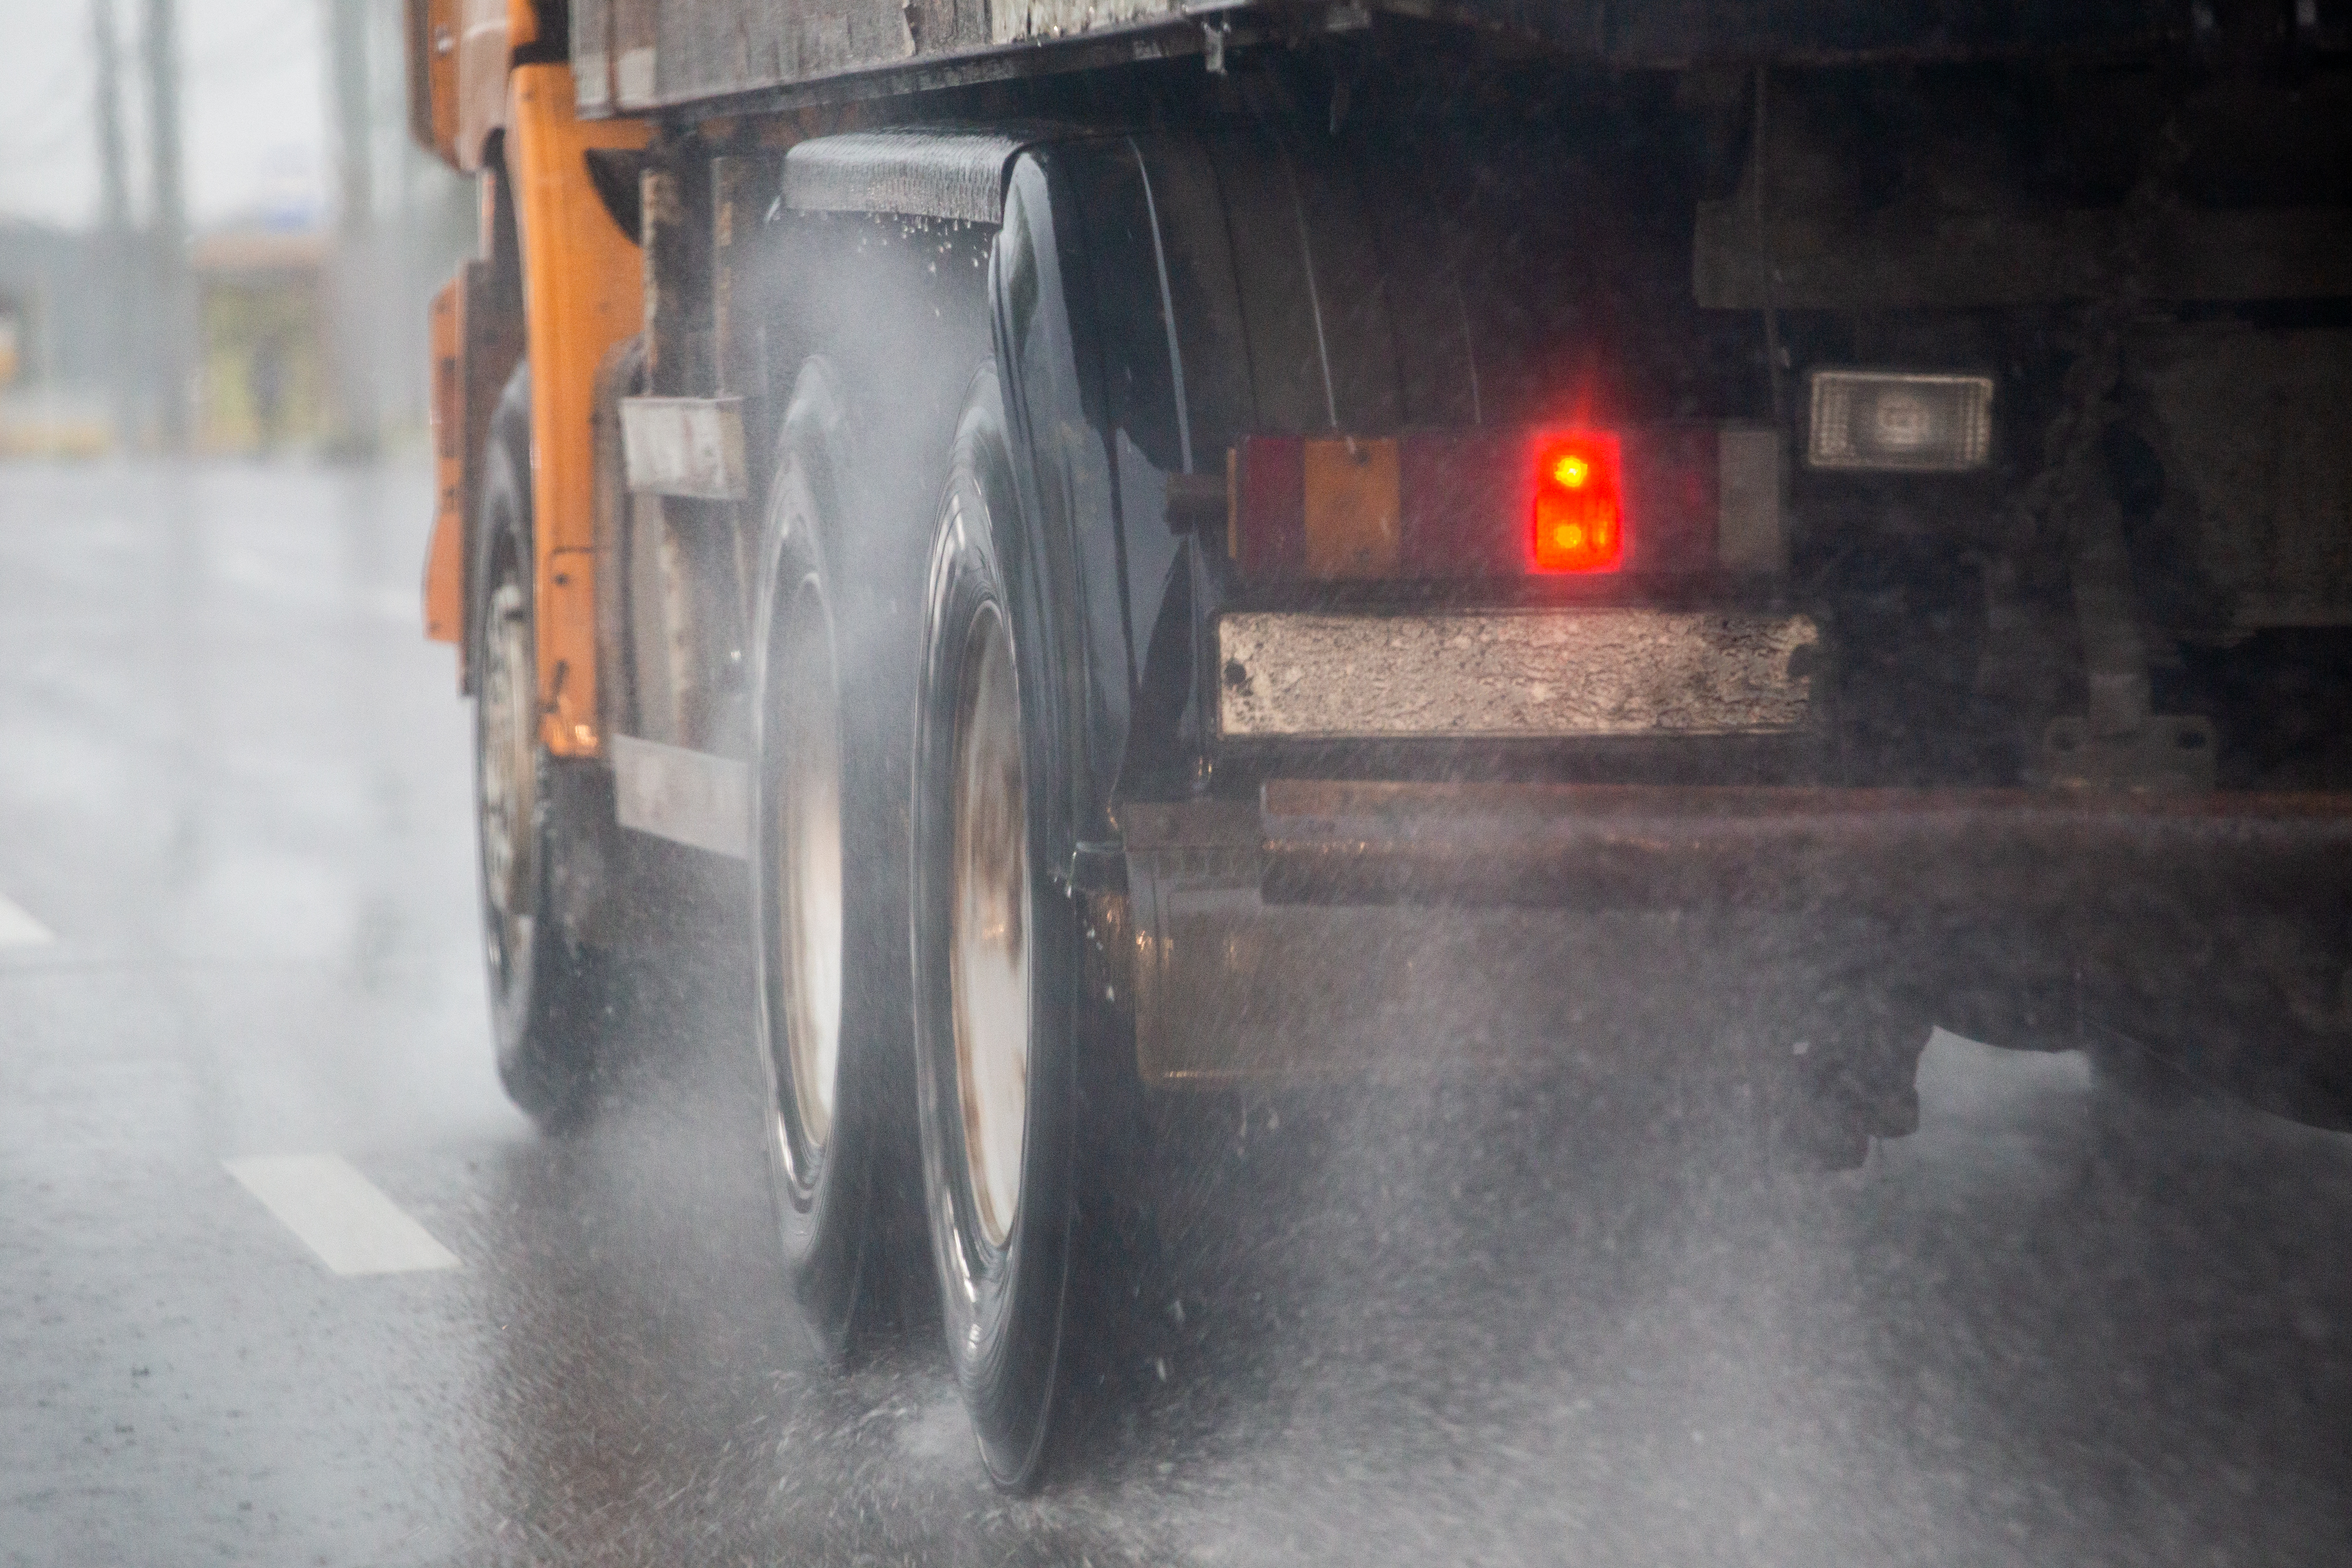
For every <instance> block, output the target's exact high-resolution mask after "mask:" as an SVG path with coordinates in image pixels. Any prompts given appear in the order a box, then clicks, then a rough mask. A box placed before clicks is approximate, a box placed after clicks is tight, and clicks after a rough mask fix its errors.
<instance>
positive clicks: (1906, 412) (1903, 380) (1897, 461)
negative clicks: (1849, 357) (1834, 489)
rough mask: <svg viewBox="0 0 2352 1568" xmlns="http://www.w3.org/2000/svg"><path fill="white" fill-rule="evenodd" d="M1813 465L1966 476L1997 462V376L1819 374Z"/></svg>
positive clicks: (1808, 454)
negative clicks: (1994, 409)
mask: <svg viewBox="0 0 2352 1568" xmlns="http://www.w3.org/2000/svg"><path fill="white" fill-rule="evenodd" d="M1811 387H1812V396H1811V399H1810V402H1811V408H1812V428H1811V434H1810V436H1809V437H1807V440H1806V443H1805V462H1806V464H1807V466H1808V467H1811V468H1876V469H1890V470H1895V471H1898V472H1907V473H1961V472H1964V471H1966V470H1968V469H1969V468H1983V467H1984V466H1985V463H1986V462H1987V460H1988V459H1990V457H1991V456H1992V377H1990V376H1989V375H1935V374H1910V373H1907V372H1903V371H1885V370H1817V371H1815V372H1813V374H1812V377H1811Z"/></svg>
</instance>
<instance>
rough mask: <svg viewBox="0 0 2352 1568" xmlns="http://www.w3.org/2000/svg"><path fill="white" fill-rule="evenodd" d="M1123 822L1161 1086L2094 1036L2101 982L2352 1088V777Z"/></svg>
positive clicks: (2160, 1011)
mask: <svg viewBox="0 0 2352 1568" xmlns="http://www.w3.org/2000/svg"><path fill="white" fill-rule="evenodd" d="M1120 826H1121V828H1122V830H1123V831H1124V834H1125V837H1126V846H1127V853H1128V877H1129V891H1130V910H1131V919H1132V921H1133V927H1134V941H1135V943H1136V961H1137V962H1136V965H1135V980H1136V1016H1137V1026H1138V1047H1139V1058H1140V1061H1141V1064H1142V1067H1143V1070H1144V1073H1145V1076H1146V1078H1147V1079H1149V1080H1150V1081H1151V1082H1153V1083H1155V1084H1158V1085H1160V1086H1172V1085H1176V1084H1187V1083H1190V1084H1200V1083H1215V1082H1230V1081H1248V1080H1255V1079H1296V1078H1324V1077H1334V1076H1339V1077H1355V1076H1360V1075H1362V1074H1365V1073H1368V1072H1369V1073H1372V1074H1375V1075H1378V1074H1381V1073H1385V1072H1389V1071H1393V1070H1397V1069H1400V1068H1403V1069H1415V1070H1417V1069H1421V1068H1429V1067H1433V1066H1435V1067H1441V1068H1442V1067H1444V1066H1447V1065H1449V1064H1455V1065H1472V1066H1483V1065H1489V1064H1494V1065H1499V1064H1506V1063H1508V1062H1510V1061H1512V1060H1514V1059H1519V1058H1536V1059H1558V1058H1563V1057H1565V1058H1571V1059H1575V1060H1584V1059H1591V1060H1594V1061H1596V1062H1598V1061H1603V1060H1607V1061H1613V1062H1616V1063H1618V1064H1621V1065H1622V1063H1623V1062H1624V1061H1625V1060H1626V1059H1627V1058H1629V1056H1631V1057H1633V1058H1638V1060H1639V1062H1641V1063H1644V1064H1646V1063H1652V1062H1655V1063H1660V1064H1664V1063H1665V1062H1668V1061H1670V1060H1672V1059H1674V1058H1675V1057H1677V1056H1678V1055H1684V1054H1696V1055H1700V1056H1706V1055H1712V1054H1719V1053H1720V1052H1721V1050H1722V1049H1723V1048H1725V1047H1726V1046H1727V1045H1731V1046H1738V1045H1739V1044H1741V1043H1742V1042H1746V1043H1748V1044H1752V1045H1753V1046H1755V1047H1757V1048H1759V1049H1767V1048H1774V1047H1776V1042H1777V1048H1779V1049H1780V1050H1784V1051H1785V1049H1786V1048H1787V1046H1788V1042H1787V1041H1780V1040H1779V1038H1778V1037H1779V1036H1780V1034H1790V1035H1791V1037H1792V1038H1793V1037H1797V1036H1801V1035H1803V1034H1805V1033H1808V1032H1811V1033H1815V1034H1819V1033H1821V1032H1822V1027H1823V1026H1824V1025H1826V1026H1828V1029H1829V1032H1830V1033H1832V1034H1834V1033H1835V1029H1836V1026H1838V1024H1839V1023H1840V1019H1839V1018H1836V1017H1832V1018H1828V1019H1822V1018H1820V1017H1818V1016H1811V1015H1818V1014H1819V1013H1820V1012H1821V1011H1822V1009H1824V1008H1827V1009H1829V1010H1830V1011H1832V1012H1839V1011H1841V1010H1851V1011H1853V1015H1854V1016H1862V1014H1864V1013H1871V1014H1873V1016H1900V1015H1905V1014H1906V1009H1907V1010H1908V1015H1909V1016H1916V1022H1917V1023H1918V1024H1919V1026H1920V1027H1921V1028H1922V1030H1923V1031H1924V1028H1925V1026H1926V1024H1927V1023H1928V1022H1941V1023H1944V1024H1946V1025H1948V1026H1953V1027H1956V1028H1961V1029H1964V1030H1968V1031H1970V1032H1975V1033H1979V1034H1980V1035H1981V1036H1982V1037H1988V1038H1991V1039H1994V1040H1996V1041H1997V1042H1998V1043H2003V1044H2018V1045H2026V1044H2033V1045H2043V1046H2052V1045H2056V1046H2063V1045H2068V1044H2072V1043H2074V1037H2075V1033H2076V1031H2077V1030H2079V1028H2080V1027H2081V1026H2082V1015H2083V1013H2084V1010H2085V1009H2086V1008H2087V1009H2089V1010H2090V1011H2092V1012H2093V1013H2095V1015H2096V1016H2097V1018H2098V1019H2099V1021H2100V1022H2101V1023H2103V1024H2104V1025H2106V1026H2112V1027H2116V1028H2121V1029H2124V1030H2126V1031H2129V1032H2131V1033H2133V1034H2134V1035H2135V1036H2136V1037H2139V1036H2149V1035H2160V1036H2165V1037H2170V1038H2172V1039H2174V1040H2175V1041H2177V1042H2178V1045H2179V1050H2189V1051H2193V1052H2195V1053H2198V1054H2199V1058H2200V1060H2203V1061H2205V1062H2206V1063H2207V1064H2208V1066H2209V1067H2210V1070H2211V1072H2212V1073H2213V1075H2214V1076H2216V1077H2220V1078H2227V1079H2232V1080H2239V1079H2244V1078H2245V1076H2246V1075H2247V1074H2248V1073H2252V1074H2254V1075H2255V1076H2258V1077H2259V1076H2263V1075H2267V1076H2268V1079H2275V1080H2277V1082H2278V1083H2279V1084H2286V1083H2287V1082H2288V1081H2289V1080H2292V1081H2293V1082H2294V1083H2296V1084H2303V1083H2305V1082H2306V1080H2309V1081H2310V1082H2317V1083H2322V1084H2323V1086H2324V1085H2326V1084H2338V1085H2341V1086H2343V1087H2345V1088H2346V1089H2347V1100H2348V1101H2352V1074H2347V1073H2346V1072H2345V1071H2344V1070H2343V1069H2344V1067H2345V1064H2346V1063H2347V1061H2352V978H2347V967H2346V966H2347V963H2352V925H2347V913H2352V799H2347V798H2346V797H2342V796H2336V795H2122V794H2113V795H2105V794H2102V795H2094V794H2068V795H2060V794H2055V793H2051V792H2035V791H2023V790H1985V791H1958V790H1955V791H1877V790H1829V789H1780V788H1649V787H1618V786H1593V785H1569V784H1364V783H1336V782H1325V781H1310V780H1277V781H1275V782H1272V783H1269V784H1266V785H1265V788H1264V790H1263V792H1262V795H1261V798H1260V801H1259V803H1258V804H1257V805H1238V804H1233V803H1198V804H1190V805H1129V806H1128V807H1126V808H1125V809H1124V810H1123V811H1122V812H1121V814H1120ZM1864 994H1867V995H1870V996H1873V997H1876V998H1879V999H1881V1000H1882V1001H1883V999H1884V998H1885V997H1886V996H1888V995H1899V996H1900V998H1901V1003H1900V1005H1896V1006H1894V1007H1892V1008H1891V1009H1890V1008H1889V1007H1887V1006H1884V1005H1878V1004H1876V1003H1874V1004H1872V1005H1869V1006H1864V1005H1863V1004H1861V1003H1859V1002H1856V1001H1854V1000H1853V998H1856V997H1858V996H1862V995H1864ZM1750 1037H1752V1038H1750ZM2282 1092H2284V1090H2283V1091H2282ZM2270 1098H2273V1099H2275V1098H2276V1096H2274V1095H2273V1096H2270Z"/></svg>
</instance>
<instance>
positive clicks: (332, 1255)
mask: <svg viewBox="0 0 2352 1568" xmlns="http://www.w3.org/2000/svg"><path fill="white" fill-rule="evenodd" d="M221 1163H223V1164H224V1165H226V1166H227V1167H228V1173H229V1174H230V1175H232V1176H235V1177H236V1179H237V1181H238V1182H239V1183H240V1184H242V1185H243V1186H244V1188H245V1190H246V1191H247V1192H248V1193H251V1194H253V1195H254V1196H255V1197H257V1198H259V1199H260V1200H261V1202H262V1205H263V1206H264V1207H265V1208H267V1209H268V1211H269V1212H270V1213H271V1214H273V1215H277V1216H278V1220H279V1222H280V1223H281V1224H283V1225H284V1226H286V1228H287V1229H289V1230H290V1231H292V1232H293V1233H294V1234H295V1235H296V1236H298V1237H300V1238H301V1240H302V1245H304V1246H305V1247H309V1248H310V1250H311V1251H313V1252H315V1253H317V1254H318V1255H319V1261H320V1262H321V1263H324V1264H325V1265H326V1266H327V1268H329V1269H330V1270H331V1271H332V1272H334V1273H337V1274H343V1275H352V1274H406V1273H410V1272H413V1271H415V1270H417V1269H422V1268H457V1254H456V1253H454V1252H451V1251H450V1250H449V1249H448V1248H447V1247H444V1246H442V1245H441V1244H440V1243H439V1242H437V1241H436V1240H434V1239H433V1237H432V1235H431V1233H430V1232H428V1231H427V1230H425V1227H424V1226H421V1225H419V1224H417V1223H416V1222H415V1220H413V1219H411V1218H409V1217H408V1216H407V1215H404V1214H403V1213H402V1212H401V1211H400V1207H399V1205H396V1204H394V1202H393V1201H392V1200H391V1199H390V1198H388V1197H385V1196H384V1195H383V1194H382V1193H381V1192H378V1191H377V1190H376V1187H375V1184H373V1182H370V1181H369V1180H368V1179H367V1178H366V1177H365V1176H362V1175H361V1174H360V1173H358V1172H357V1171H355V1170H353V1169H352V1167H351V1166H350V1165H349V1164H347V1163H344V1162H343V1161H341V1160H340V1159H338V1158H337V1157H336V1156H334V1155H332V1154H276V1155H269V1156H266V1157H263V1158H259V1159H251V1160H224V1161H223V1162H221Z"/></svg>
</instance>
